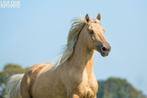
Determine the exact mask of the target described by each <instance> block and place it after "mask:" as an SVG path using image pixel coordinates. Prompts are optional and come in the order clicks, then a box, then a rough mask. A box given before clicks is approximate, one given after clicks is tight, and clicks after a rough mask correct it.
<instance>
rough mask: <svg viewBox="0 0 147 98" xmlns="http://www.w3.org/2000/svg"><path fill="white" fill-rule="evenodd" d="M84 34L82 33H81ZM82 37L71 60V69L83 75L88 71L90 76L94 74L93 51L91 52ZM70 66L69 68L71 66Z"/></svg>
mask: <svg viewBox="0 0 147 98" xmlns="http://www.w3.org/2000/svg"><path fill="white" fill-rule="evenodd" d="M81 33H82V32H81ZM80 37H82V35H81V36H80V35H79V39H78V41H77V44H76V46H75V50H74V53H73V55H72V57H71V58H70V59H69V61H68V62H69V65H70V69H71V70H73V69H75V70H76V72H79V73H83V71H84V70H86V72H87V75H88V76H90V75H91V74H92V72H93V52H94V51H93V50H91V51H90V50H89V49H88V48H87V47H86V45H85V44H84V41H83V39H82V38H80ZM69 65H68V66H69Z"/></svg>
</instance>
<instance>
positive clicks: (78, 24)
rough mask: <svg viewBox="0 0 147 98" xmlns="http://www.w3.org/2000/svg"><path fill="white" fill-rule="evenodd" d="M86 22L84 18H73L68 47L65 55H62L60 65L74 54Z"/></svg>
mask: <svg viewBox="0 0 147 98" xmlns="http://www.w3.org/2000/svg"><path fill="white" fill-rule="evenodd" d="M85 23H86V22H85V19H84V18H75V19H73V23H72V26H71V28H70V30H69V33H68V38H67V44H66V48H65V50H64V52H63V55H62V56H61V59H60V61H59V65H60V64H63V63H64V62H65V61H66V60H68V59H69V58H70V57H71V56H72V54H73V52H74V47H75V45H76V42H77V40H78V37H79V34H80V32H81V30H82V29H83V27H84V25H85Z"/></svg>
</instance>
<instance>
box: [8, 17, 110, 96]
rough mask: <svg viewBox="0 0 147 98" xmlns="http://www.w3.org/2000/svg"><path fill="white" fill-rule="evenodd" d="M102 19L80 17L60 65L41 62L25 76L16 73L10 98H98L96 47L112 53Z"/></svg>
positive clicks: (103, 53) (106, 54)
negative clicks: (94, 67) (94, 56)
mask: <svg viewBox="0 0 147 98" xmlns="http://www.w3.org/2000/svg"><path fill="white" fill-rule="evenodd" d="M100 18H101V17H100V14H99V15H98V16H97V18H96V19H91V18H89V16H88V14H87V15H86V16H85V18H83V19H76V20H75V21H74V22H73V24H72V27H71V29H70V31H69V35H68V40H67V47H66V49H65V51H64V53H63V56H62V57H61V60H60V62H59V64H58V66H53V65H51V64H38V65H34V66H33V67H32V68H30V69H29V70H28V71H27V72H26V73H25V74H24V75H21V76H20V75H17V76H12V77H11V78H10V80H9V82H8V83H10V84H11V85H8V87H7V91H8V98H96V93H97V90H98V84H97V80H96V78H95V75H94V71H93V54H94V50H96V51H98V52H99V53H100V54H101V55H102V56H108V54H109V52H110V49H111V47H110V45H109V43H108V42H107V40H106V37H105V36H104V29H103V28H102V26H101V23H100Z"/></svg>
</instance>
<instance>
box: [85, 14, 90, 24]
mask: <svg viewBox="0 0 147 98" xmlns="http://www.w3.org/2000/svg"><path fill="white" fill-rule="evenodd" d="M85 19H86V21H87V22H88V21H89V16H88V14H86V15H85Z"/></svg>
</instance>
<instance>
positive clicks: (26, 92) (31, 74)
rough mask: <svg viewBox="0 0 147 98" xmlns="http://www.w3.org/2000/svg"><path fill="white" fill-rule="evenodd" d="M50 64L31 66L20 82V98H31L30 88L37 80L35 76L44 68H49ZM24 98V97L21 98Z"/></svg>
mask: <svg viewBox="0 0 147 98" xmlns="http://www.w3.org/2000/svg"><path fill="white" fill-rule="evenodd" d="M51 67H52V65H51V64H36V65H33V66H32V67H31V68H30V69H29V70H28V71H27V72H26V73H25V75H24V77H23V79H22V82H21V93H22V98H31V95H32V86H33V84H34V82H35V80H36V78H37V75H38V74H39V73H41V72H43V70H45V69H46V68H47V69H48V68H51ZM23 96H24V97H23Z"/></svg>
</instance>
